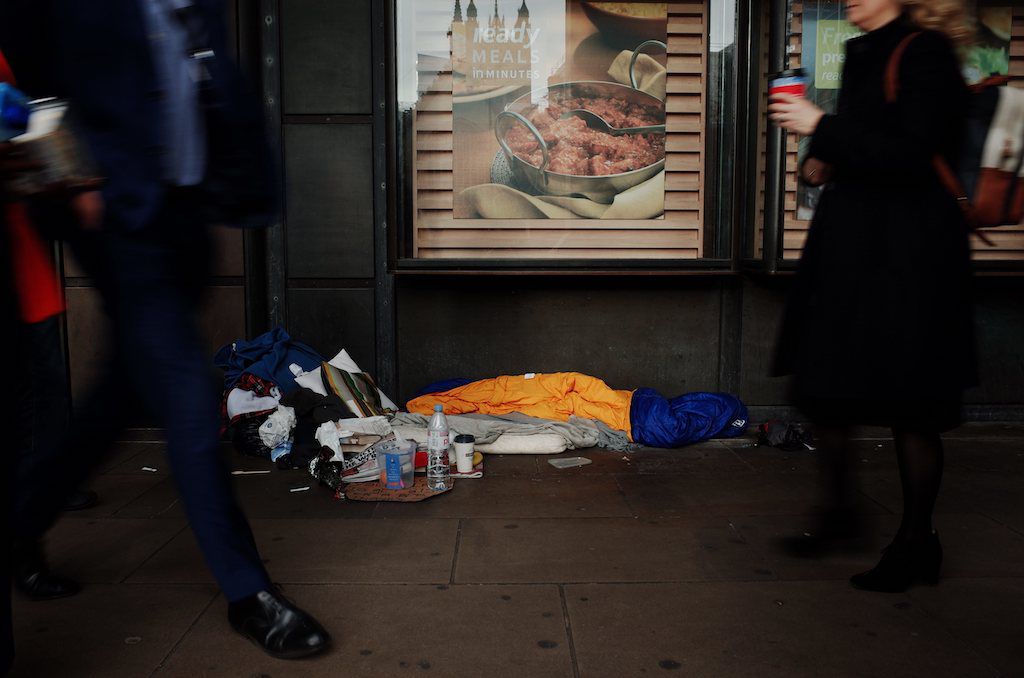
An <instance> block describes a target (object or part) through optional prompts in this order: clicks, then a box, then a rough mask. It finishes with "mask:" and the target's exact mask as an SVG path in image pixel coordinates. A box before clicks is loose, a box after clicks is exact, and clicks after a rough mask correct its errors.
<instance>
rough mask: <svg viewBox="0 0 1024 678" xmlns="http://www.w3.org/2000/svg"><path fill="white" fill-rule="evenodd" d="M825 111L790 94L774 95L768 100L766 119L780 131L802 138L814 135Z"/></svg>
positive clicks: (806, 100)
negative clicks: (787, 131) (792, 133)
mask: <svg viewBox="0 0 1024 678" xmlns="http://www.w3.org/2000/svg"><path fill="white" fill-rule="evenodd" d="M824 116H825V111H823V110H821V109H820V108H818V107H817V106H816V105H814V103H813V102H811V101H810V100H808V99H806V98H804V97H796V96H793V95H792V94H775V95H773V96H771V97H769V99H768V117H769V118H771V121H772V122H773V123H775V124H776V125H778V126H779V127H781V128H782V129H785V130H789V131H790V132H796V133H797V134H800V135H803V136H805V137H806V136H810V135H812V134H814V130H816V129H818V123H819V122H821V119H822V118H823V117H824Z"/></svg>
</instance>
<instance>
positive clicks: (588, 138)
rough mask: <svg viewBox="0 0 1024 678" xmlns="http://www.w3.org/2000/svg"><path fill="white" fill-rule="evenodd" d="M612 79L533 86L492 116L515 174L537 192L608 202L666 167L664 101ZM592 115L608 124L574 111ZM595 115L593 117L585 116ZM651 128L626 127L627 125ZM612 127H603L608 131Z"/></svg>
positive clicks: (499, 138)
mask: <svg viewBox="0 0 1024 678" xmlns="http://www.w3.org/2000/svg"><path fill="white" fill-rule="evenodd" d="M648 44H658V45H661V46H662V47H664V46H665V45H664V43H662V42H658V41H648V42H646V43H643V44H642V45H640V46H639V47H637V49H636V50H635V51H634V54H633V62H632V63H631V64H630V79H631V81H632V82H633V83H634V86H632V87H631V86H628V85H621V84H619V83H615V82H599V81H574V82H564V83H559V84H555V85H551V86H549V87H547V88H542V89H537V90H533V91H531V92H527V93H526V94H524V95H522V96H520V97H519V98H517V99H515V100H514V101H512V102H511V103H509V104H508V105H507V106H506V107H505V110H504V111H502V112H501V113H499V114H498V116H497V118H496V119H495V124H494V133H495V136H496V137H497V139H498V144H499V145H500V146H501V148H502V151H503V152H504V153H505V157H506V158H507V159H508V164H509V166H510V167H511V168H512V174H513V176H514V177H515V178H516V180H517V181H518V182H519V183H520V184H523V185H526V186H530V187H531V188H532V189H534V190H535V191H536V192H537V193H539V194H542V195H552V196H582V197H585V198H589V199H590V200H594V201H596V202H602V203H610V202H612V200H613V199H614V198H615V196H616V195H618V194H619V193H622V192H623V191H625V190H627V189H629V188H632V187H633V186H636V185H638V184H641V183H643V182H645V181H647V180H648V179H650V178H651V177H653V176H655V175H656V174H658V172H661V171H662V170H663V169H664V168H665V133H664V124H665V104H664V102H663V101H661V100H660V99H658V98H657V97H655V96H652V95H650V94H648V93H646V92H643V91H641V90H639V89H636V88H635V82H636V80H635V78H634V76H633V72H632V71H633V68H632V67H633V65H634V64H635V62H636V57H637V56H638V55H639V54H640V50H641V49H642V48H643V47H645V46H647V45H648ZM580 110H582V111H585V112H590V113H594V114H597V116H600V118H603V121H602V122H607V123H608V128H607V131H605V128H602V127H600V126H595V125H593V124H592V123H590V124H588V122H587V120H586V119H585V118H584V117H576V115H574V113H576V114H579V111H580ZM589 117H594V116H589ZM627 128H628V129H630V130H632V129H641V130H649V129H650V130H653V129H658V130H659V131H650V132H647V133H626V131H625V130H626V129H627ZM609 131H610V132H611V133H608V132H609Z"/></svg>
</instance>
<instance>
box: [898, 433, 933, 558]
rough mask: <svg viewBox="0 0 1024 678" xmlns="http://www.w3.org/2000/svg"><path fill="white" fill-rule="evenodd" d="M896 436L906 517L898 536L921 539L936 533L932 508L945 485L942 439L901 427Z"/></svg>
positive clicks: (904, 514)
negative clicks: (940, 487)
mask: <svg viewBox="0 0 1024 678" xmlns="http://www.w3.org/2000/svg"><path fill="white" fill-rule="evenodd" d="M892 437H893V440H894V441H895V443H896V458H897V459H898V460H899V464H900V482H901V484H902V485H903V520H902V521H901V522H900V530H899V532H898V533H897V534H896V538H897V539H904V540H907V539H909V540H918V539H921V538H924V537H927V536H928V535H930V534H931V533H932V511H933V510H934V509H935V499H936V497H938V495H939V486H940V485H941V484H942V464H943V453H942V438H941V437H940V436H939V434H938V433H921V432H917V431H911V430H907V429H900V428H894V429H893V430H892Z"/></svg>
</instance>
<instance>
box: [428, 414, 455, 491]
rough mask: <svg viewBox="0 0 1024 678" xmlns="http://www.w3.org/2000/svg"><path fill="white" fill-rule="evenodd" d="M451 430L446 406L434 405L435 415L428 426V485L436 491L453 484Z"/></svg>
mask: <svg viewBox="0 0 1024 678" xmlns="http://www.w3.org/2000/svg"><path fill="white" fill-rule="evenodd" d="M448 446H449V431H448V419H447V418H446V417H445V416H444V406H443V405H434V416H432V417H431V418H430V425H429V426H427V487H429V488H430V489H431V490H434V491H435V492H441V491H443V490H447V489H449V488H450V487H451V486H452V470H451V466H450V465H449V462H448Z"/></svg>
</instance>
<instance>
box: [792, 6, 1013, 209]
mask: <svg viewBox="0 0 1024 678" xmlns="http://www.w3.org/2000/svg"><path fill="white" fill-rule="evenodd" d="M1005 3H1006V0H1001V1H1000V0H996V1H994V2H993V1H981V2H976V3H972V5H973V7H972V9H974V10H975V12H976V17H977V28H978V31H977V36H976V41H975V44H974V45H973V46H972V47H971V48H970V49H969V50H967V53H966V54H965V58H964V77H965V78H966V79H967V81H968V82H971V83H974V82H978V81H980V80H983V79H984V78H986V77H988V76H990V75H1006V74H1008V73H1009V70H1010V30H1011V27H1012V23H1013V11H1012V7H1011V6H1009V5H1007V4H1005ZM844 4H845V3H844V2H843V1H842V0H807V1H806V2H805V3H804V13H803V16H802V21H803V35H802V46H801V47H802V50H803V57H802V64H803V68H804V69H805V70H806V71H807V76H808V86H807V96H808V97H809V98H810V99H811V100H812V101H814V102H815V103H816V104H817V105H818V106H820V107H821V108H822V109H824V110H825V112H827V113H834V112H835V108H836V100H837V97H838V95H839V87H840V86H841V85H842V72H843V63H844V62H845V55H846V41H847V40H849V39H851V38H854V37H856V36H858V35H860V34H861V31H860V30H859V29H858V28H857V27H856V26H854V25H852V24H850V23H849V22H848V21H847V20H846V11H845V9H844V8H843V6H844ZM809 146H810V139H809V138H802V139H801V140H800V160H801V161H802V160H803V158H804V154H805V152H806V151H807V148H808V147H809ZM821 191H822V188H821V187H811V186H806V185H804V184H803V183H799V184H798V186H797V214H796V216H797V219H801V220H808V219H811V218H812V217H813V216H814V210H815V207H816V206H817V204H818V199H819V198H820V196H821Z"/></svg>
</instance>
